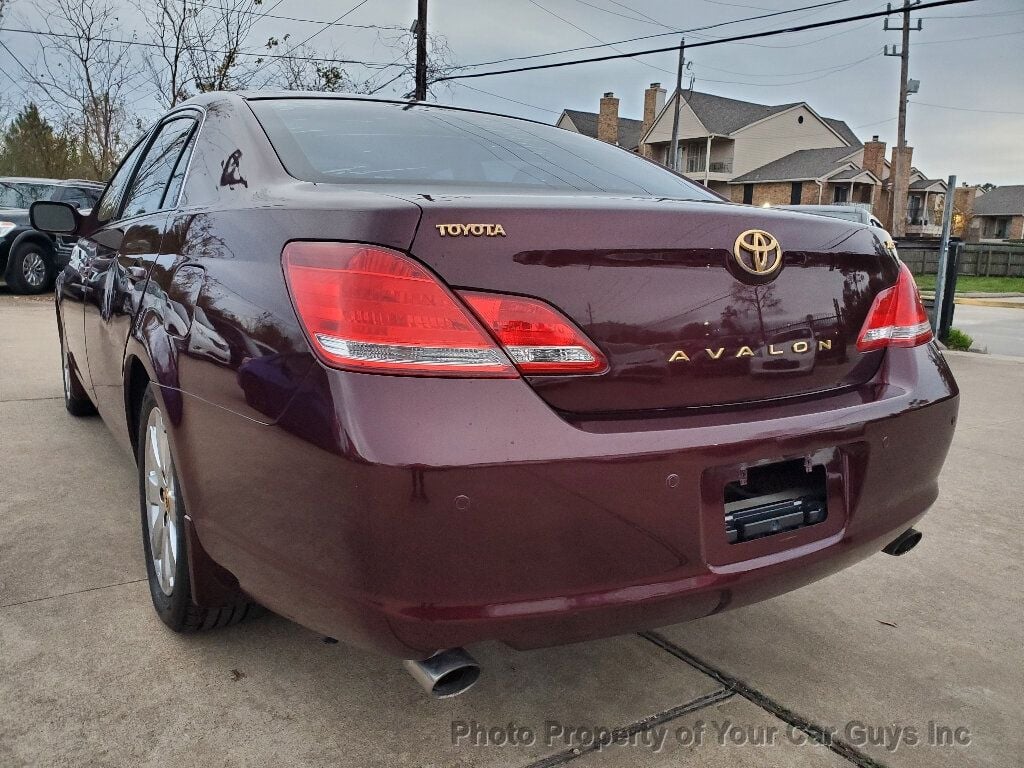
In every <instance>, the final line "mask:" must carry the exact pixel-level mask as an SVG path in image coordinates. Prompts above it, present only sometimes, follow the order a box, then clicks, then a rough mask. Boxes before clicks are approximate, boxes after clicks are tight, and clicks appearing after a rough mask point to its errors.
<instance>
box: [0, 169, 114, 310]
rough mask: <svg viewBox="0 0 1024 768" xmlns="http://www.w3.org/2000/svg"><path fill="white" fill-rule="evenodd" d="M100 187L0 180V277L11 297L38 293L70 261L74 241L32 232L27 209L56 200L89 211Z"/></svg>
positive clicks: (77, 182) (92, 183)
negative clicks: (18, 294) (35, 203)
mask: <svg viewBox="0 0 1024 768" xmlns="http://www.w3.org/2000/svg"><path fill="white" fill-rule="evenodd" d="M102 192H103V185H102V184H99V183H98V182H95V181H85V180H81V179H70V180H68V181H59V180H57V179H28V178H20V177H0V276H2V277H3V278H4V280H6V281H7V285H8V286H9V287H10V289H11V290H12V291H14V292H15V293H42V292H43V291H45V290H46V289H47V288H49V287H50V285H52V284H53V278H54V276H55V275H56V274H57V273H58V272H59V271H60V270H61V269H63V268H64V265H65V264H67V263H68V259H69V258H70V257H71V249H72V248H73V247H74V245H75V238H73V237H70V238H65V237H53V236H52V235H48V234H45V233H43V232H40V231H39V230H37V229H33V228H32V225H31V224H29V222H28V207H29V206H30V205H31V204H32V203H34V202H35V201H36V200H56V201H59V202H63V203H70V204H71V205H74V206H76V207H78V208H83V209H85V208H92V207H93V206H94V205H95V204H96V201H97V200H99V199H100V194H102Z"/></svg>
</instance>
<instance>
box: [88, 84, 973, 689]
mask: <svg viewBox="0 0 1024 768" xmlns="http://www.w3.org/2000/svg"><path fill="white" fill-rule="evenodd" d="M204 98H205V99H210V100H215V101H216V103H217V105H218V106H217V109H216V110H214V109H210V110H208V111H207V112H206V114H205V117H204V120H205V123H204V125H203V127H202V129H201V130H200V131H199V134H198V135H199V138H198V140H197V141H196V145H195V150H194V153H193V157H192V160H191V167H192V170H191V171H190V174H189V178H188V180H187V182H186V184H185V188H184V192H183V196H182V201H183V202H182V207H181V213H180V216H179V219H176V220H175V221H176V222H178V223H175V224H173V225H172V233H171V236H172V239H171V240H170V242H171V243H172V244H173V247H171V248H168V247H167V246H166V245H165V246H164V249H163V250H164V251H165V252H176V253H177V254H178V255H177V256H175V257H174V259H177V260H174V261H173V263H175V264H178V263H182V262H181V261H179V260H181V259H184V260H185V261H184V263H187V264H194V265H196V267H197V268H198V269H199V270H200V272H199V273H194V274H192V275H191V277H190V280H193V278H195V275H196V274H198V275H199V280H200V282H194V280H193V282H188V283H184V282H182V281H177V282H176V280H177V279H176V278H175V277H174V276H173V274H174V273H173V272H171V271H166V272H165V271H161V270H162V268H161V267H160V266H159V265H160V264H161V263H162V262H159V261H158V268H156V269H154V272H153V276H152V277H151V279H150V283H149V287H148V288H147V291H146V293H147V295H151V296H155V297H163V296H166V298H165V299H164V298H161V301H163V302H164V303H165V304H166V306H167V307H173V308H174V311H173V312H169V311H165V310H159V311H158V312H157V314H160V312H163V316H164V317H167V318H172V317H173V318H175V319H174V323H175V326H174V328H175V330H173V332H172V333H170V335H169V338H171V341H170V342H169V343H168V344H165V345H164V346H160V344H157V343H155V342H146V343H147V344H149V345H150V347H151V348H155V349H157V350H158V352H157V353H149V352H147V353H146V354H150V356H151V357H152V359H153V360H154V361H155V362H154V364H153V365H152V368H153V371H152V375H153V376H155V377H160V376H162V375H164V374H163V373H161V372H162V371H170V374H169V375H171V376H172V377H173V383H170V384H165V385H163V386H162V388H161V390H160V393H158V395H159V396H158V398H157V402H158V405H159V407H162V408H165V409H166V410H167V411H168V413H169V414H170V416H169V417H168V421H169V422H171V423H172V425H171V426H170V427H168V435H169V438H170V445H171V449H172V450H171V451H170V452H171V454H172V455H174V461H175V467H176V470H177V474H178V476H179V478H180V480H181V487H182V491H183V493H184V499H185V501H187V504H188V512H189V514H188V516H187V519H186V522H185V525H186V530H187V533H188V536H189V538H188V539H187V541H186V543H187V545H188V547H190V549H189V558H190V562H191V563H192V566H193V579H192V584H193V586H192V589H193V596H192V597H193V600H195V601H197V602H199V603H209V602H211V601H213V602H215V601H216V600H217V599H223V598H222V597H221V595H222V592H221V591H218V590H221V589H222V588H223V587H224V586H225V585H228V586H229V587H230V586H231V585H234V587H236V588H237V589H238V590H240V591H241V592H242V593H244V594H245V595H246V596H247V597H251V598H254V599H256V600H258V601H259V602H261V603H263V604H265V605H267V606H268V607H270V608H271V609H273V610H274V611H277V612H279V613H281V614H283V615H285V616H288V617H291V618H293V619H295V620H296V621H298V622H300V623H302V624H304V625H306V626H309V627H312V628H314V629H316V630H318V631H320V632H323V633H324V634H327V635H330V636H333V637H338V638H341V639H345V640H347V641H349V642H353V643H356V644H360V645H363V646H366V647H371V648H375V649H378V650H380V651H383V652H386V653H390V654H394V655H396V656H400V657H402V658H406V659H412V660H422V659H426V658H427V657H432V658H433V660H434V661H433V662H432V663H431V664H426V665H413V666H414V669H415V670H417V674H418V675H419V676H420V677H421V679H423V680H426V681H427V685H428V687H430V685H435V686H436V684H437V682H438V680H439V679H444V675H445V674H446V673H445V672H444V671H443V670H444V669H445V668H446V667H445V666H444V665H446V664H447V665H448V667H447V668H448V669H449V670H451V669H463V670H464V669H465V668H466V663H465V659H466V658H468V657H467V656H465V655H464V652H462V651H461V650H460V647H461V646H463V645H466V644H470V643H474V642H478V641H483V640H500V641H504V642H506V643H509V644H510V645H512V646H514V647H517V648H530V647H537V646H544V645H551V644H558V643H566V642H572V641H577V640H583V639H587V638H594V637H599V636H605V635H611V634H615V633H622V632H632V631H638V630H643V629H649V628H654V627H657V626H660V625H665V624H669V623H672V622H678V621H682V620H686V619H692V618H696V617H700V616H706V615H709V614H712V613H715V612H718V611H722V610H725V609H728V608H734V607H737V606H741V605H744V604H747V603H750V602H753V601H757V600H763V599H766V598H769V597H772V596H774V595H778V594H780V593H782V592H785V591H788V590H791V589H794V588H796V587H799V586H801V585H803V584H807V583H809V582H812V581H814V580H816V579H820V578H822V577H824V576H826V575H828V574H831V573H834V572H836V571H838V570H840V569H842V568H844V567H846V566H848V565H850V564H852V563H854V562H857V561H858V560H860V559H862V558H865V557H867V556H869V555H871V554H873V553H875V552H879V551H881V550H882V549H883V548H886V547H887V546H889V545H890V544H891V545H892V546H891V547H890V548H889V551H891V552H894V553H902V552H903V551H906V550H907V549H909V548H910V547H911V546H912V545H913V543H916V541H917V538H918V537H919V534H917V533H916V531H914V530H913V526H914V525H915V523H916V522H917V521H918V520H919V519H920V518H921V517H922V515H924V513H925V512H926V510H927V509H928V507H929V506H930V505H931V504H932V503H933V502H934V501H935V499H936V496H937V493H938V485H937V478H938V475H939V471H940V469H941V467H942V463H943V461H944V459H945V456H946V452H947V449H948V447H949V444H950V440H951V438H952V434H953V429H954V425H955V423H956V415H957V405H958V391H957V387H956V384H955V382H954V380H953V378H952V375H951V374H950V372H949V369H948V368H947V367H946V364H945V362H944V360H943V358H942V355H941V353H940V352H939V350H938V348H937V347H936V345H935V344H934V342H933V341H932V337H931V331H930V328H929V325H928V319H927V317H926V316H925V314H924V310H923V308H922V306H921V302H920V299H919V297H918V294H917V290H916V287H915V285H914V281H913V278H912V277H911V275H910V273H909V271H908V270H907V268H906V267H905V266H904V265H902V264H901V263H900V262H899V260H898V259H897V258H896V256H895V255H894V254H893V253H892V252H891V251H890V250H889V249H887V248H886V244H885V243H883V242H881V241H880V240H879V238H878V237H877V236H876V234H875V233H874V232H873V230H871V229H870V228H868V227H865V226H862V225H858V224H854V223H850V222H844V221H840V220H834V219H827V218H824V217H816V216H808V215H803V214H796V213H785V212H776V211H766V210H763V209H756V208H750V207H746V206H737V205H731V204H727V203H724V202H722V201H720V200H718V199H717V198H715V197H714V196H713V195H711V194H709V193H707V192H706V191H705V190H702V189H701V188H699V187H698V186H696V185H694V184H692V183H690V182H689V181H687V180H685V179H683V178H681V177H679V176H677V175H675V174H672V173H670V172H669V171H667V170H665V169H662V168H660V167H659V166H656V165H655V164H653V163H649V162H648V161H645V160H643V159H640V158H637V157H635V156H632V155H630V154H629V153H627V152H625V151H622V150H619V149H616V148H613V147H609V146H606V145H603V144H600V143H598V142H595V141H591V140H588V139H585V138H582V137H579V136H574V135H571V134H569V133H567V132H564V131H559V130H557V129H554V128H551V127H546V126H541V125H537V124H534V123H529V122H526V121H518V120H512V119H509V118H503V117H497V116H493V115H482V114H479V113H471V112H465V111H460V110H450V109H444V108H437V107H429V106H426V105H407V104H393V103H381V102H370V101H365V100H358V99H338V98H284V97H268V96H263V95H250V96H249V97H247V98H245V100H243V99H242V98H239V97H238V96H220V95H217V96H208V97H204ZM200 103H205V102H202V101H201V102H200ZM204 142H206V143H204ZM224 158H228V159H227V160H224ZM239 158H242V160H241V161H240V160H239ZM245 158H258V160H259V161H258V162H253V161H252V160H250V161H246V159H245ZM232 163H233V164H234V165H232ZM204 185H205V186H204ZM190 206H191V207H190ZM166 242H167V240H165V243H166ZM166 263H168V264H170V263H172V261H171V260H169V261H168V262H166ZM200 285H201V286H202V287H201V288H200ZM190 303H192V304H194V305H195V311H194V312H193V311H191V310H190V309H189V306H190ZM200 310H201V311H200ZM182 317H184V318H186V319H185V320H184V321H182V320H180V318H182ZM188 322H191V325H192V328H191V330H188V329H187V323H188ZM150 323H152V320H151V321H150ZM183 323H184V326H185V330H182V329H181V328H179V326H180V325H182V324H183ZM140 325H142V326H145V323H141V324H140ZM197 325H199V326H202V328H201V329H197V327H196V326H197ZM197 330H201V331H202V333H201V334H199V335H200V336H201V337H202V338H203V339H217V340H219V341H218V344H219V346H218V348H220V347H223V349H224V352H223V354H221V355H219V356H216V357H214V356H211V355H209V354H201V353H200V351H194V352H193V351H192V350H193V349H195V350H198V349H199V346H200V345H199V344H198V342H196V343H193V342H191V341H189V339H190V338H194V337H196V336H197ZM147 332H148V331H147ZM154 338H156V337H154ZM134 344H135V343H134V342H129V345H128V350H129V354H133V350H134V349H135V348H136V347H135V346H134ZM141 345H142V342H141V341H140V348H141ZM190 345H191V346H190ZM206 347H209V343H207V344H206V345H205V347H204V348H206ZM91 349H92V348H91V347H90V357H91ZM139 354H140V355H142V354H143V353H142V352H140V353H139ZM147 365H148V364H147ZM133 386H134V385H133V384H132V383H131V382H129V385H128V388H129V390H132V387H133ZM182 395H183V396H182ZM190 395H191V396H190ZM126 400H127V401H130V400H131V398H130V397H127V398H126ZM100 410H101V412H102V411H103V408H102V407H101V409H100ZM129 423H130V417H129ZM196 563H198V564H199V566H198V567H197V565H196ZM196 574H199V575H198V576H197V575H196ZM438 649H454V650H450V651H448V652H447V653H442V654H440V655H434V656H432V654H435V652H436V651H438ZM460 664H461V665H462V666H461V667H460V666H459V665H460ZM438 669H441V670H442V671H441V672H438ZM434 673H436V677H431V675H432V674H434ZM447 680H448V682H449V683H451V685H452V686H453V688H458V687H459V682H458V680H457V679H455V678H447ZM430 681H433V682H430ZM456 692H457V691H456Z"/></svg>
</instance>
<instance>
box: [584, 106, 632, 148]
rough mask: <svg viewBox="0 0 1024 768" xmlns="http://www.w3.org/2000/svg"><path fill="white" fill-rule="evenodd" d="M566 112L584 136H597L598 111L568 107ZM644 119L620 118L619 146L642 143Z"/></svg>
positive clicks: (627, 146) (630, 146) (628, 146)
mask: <svg viewBox="0 0 1024 768" xmlns="http://www.w3.org/2000/svg"><path fill="white" fill-rule="evenodd" d="M565 114H566V115H568V116H569V119H570V120H572V124H573V125H575V126H576V130H578V131H579V132H580V133H582V134H583V135H584V136H590V137H591V138H594V139H596V138H597V118H598V114H597V112H583V111H581V110H578V109H567V110H565ZM642 125H643V121H642V120H632V119H630V118H628V117H620V118H619V146H620V147H625V148H626V149H636V148H637V147H638V146H639V145H640V128H641V126H642Z"/></svg>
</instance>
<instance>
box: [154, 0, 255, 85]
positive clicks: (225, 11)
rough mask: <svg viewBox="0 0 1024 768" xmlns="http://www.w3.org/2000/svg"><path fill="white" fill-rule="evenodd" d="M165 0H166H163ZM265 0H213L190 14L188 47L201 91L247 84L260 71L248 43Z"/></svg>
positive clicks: (193, 74)
mask: <svg viewBox="0 0 1024 768" xmlns="http://www.w3.org/2000/svg"><path fill="white" fill-rule="evenodd" d="M161 1H162V0H161ZM262 3H263V0H210V2H206V3H203V4H202V5H200V4H195V5H194V6H193V7H194V13H192V14H191V15H190V16H189V24H188V31H187V37H186V50H187V52H188V58H189V72H190V75H191V78H192V81H193V82H192V84H193V86H194V87H195V89H196V90H197V91H201V92H205V91H230V90H237V89H239V88H244V87H245V86H246V85H248V83H249V78H251V77H252V74H253V73H254V72H255V71H256V69H257V68H258V66H259V64H258V61H251V60H250V57H247V56H245V55H243V54H244V53H246V51H245V47H244V46H245V44H246V41H247V40H248V38H249V33H250V32H252V28H253V26H254V25H255V24H256V21H257V20H258V18H259V13H257V12H256V8H258V7H259V6H260V5H262Z"/></svg>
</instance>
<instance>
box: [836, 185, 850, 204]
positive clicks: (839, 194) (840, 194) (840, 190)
mask: <svg viewBox="0 0 1024 768" xmlns="http://www.w3.org/2000/svg"><path fill="white" fill-rule="evenodd" d="M847 192H849V190H848V189H847V188H846V187H841V186H839V185H836V186H835V187H833V188H832V202H833V203H845V202H846V199H847V198H846V194H847Z"/></svg>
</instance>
